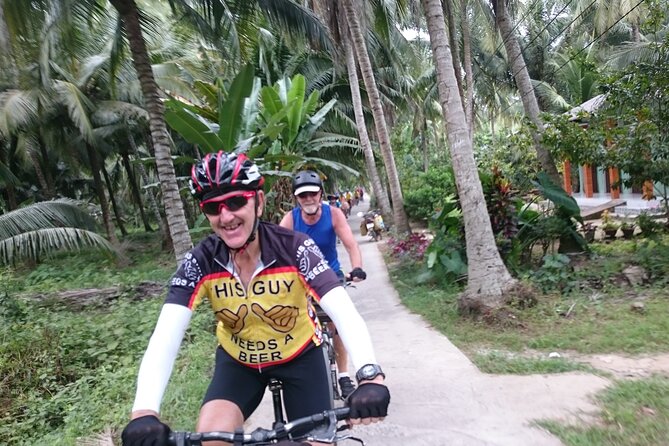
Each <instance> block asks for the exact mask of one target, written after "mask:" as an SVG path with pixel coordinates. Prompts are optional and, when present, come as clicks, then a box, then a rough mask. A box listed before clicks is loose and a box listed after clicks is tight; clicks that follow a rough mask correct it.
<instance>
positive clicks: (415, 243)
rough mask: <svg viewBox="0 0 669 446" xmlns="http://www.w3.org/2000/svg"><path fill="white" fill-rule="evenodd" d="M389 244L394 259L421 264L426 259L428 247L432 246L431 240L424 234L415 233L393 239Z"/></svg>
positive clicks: (389, 240)
mask: <svg viewBox="0 0 669 446" xmlns="http://www.w3.org/2000/svg"><path fill="white" fill-rule="evenodd" d="M387 244H388V246H389V247H390V255H391V256H392V257H393V258H395V259H398V260H410V261H413V262H421V261H423V258H424V257H425V251H426V250H427V247H428V246H429V245H430V240H429V239H428V238H427V236H426V235H425V234H423V233H416V232H413V233H411V234H409V235H408V236H406V237H403V238H394V237H391V238H390V239H388V242H387Z"/></svg>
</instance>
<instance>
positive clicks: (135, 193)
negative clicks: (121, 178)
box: [120, 145, 153, 232]
mask: <svg viewBox="0 0 669 446" xmlns="http://www.w3.org/2000/svg"><path fill="white" fill-rule="evenodd" d="M120 154H121V162H122V163H123V168H124V169H125V173H126V175H128V182H129V183H130V191H131V193H132V198H133V200H134V201H135V204H136V205H137V210H138V211H139V216H140V218H141V219H142V223H143V224H144V230H145V231H146V232H152V231H153V228H151V224H150V223H149V219H148V218H147V217H146V211H145V210H144V203H143V202H142V194H141V193H140V192H139V185H138V182H137V175H135V170H134V169H133V168H132V164H131V163H130V155H129V154H128V149H127V147H126V146H125V145H122V146H121V150H120Z"/></svg>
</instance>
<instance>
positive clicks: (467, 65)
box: [460, 0, 474, 140]
mask: <svg viewBox="0 0 669 446" xmlns="http://www.w3.org/2000/svg"><path fill="white" fill-rule="evenodd" d="M468 5H469V2H468V1H467V0H461V3H460V7H461V8H462V9H461V15H460V17H462V22H461V25H462V53H463V63H464V69H465V91H466V92H467V100H466V101H465V116H466V117H467V124H469V139H471V140H473V139H474V70H473V69H472V33H471V29H470V28H469V7H468Z"/></svg>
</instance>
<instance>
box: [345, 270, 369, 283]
mask: <svg viewBox="0 0 669 446" xmlns="http://www.w3.org/2000/svg"><path fill="white" fill-rule="evenodd" d="M348 277H350V278H351V279H355V278H358V279H360V280H365V279H366V278H367V273H366V272H364V271H363V270H362V268H353V270H351V272H350V273H348Z"/></svg>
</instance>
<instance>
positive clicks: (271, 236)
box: [166, 222, 340, 368]
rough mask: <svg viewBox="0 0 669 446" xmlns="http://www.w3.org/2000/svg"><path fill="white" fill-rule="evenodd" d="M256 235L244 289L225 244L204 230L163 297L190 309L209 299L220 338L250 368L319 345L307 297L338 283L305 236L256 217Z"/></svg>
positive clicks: (315, 297) (311, 300)
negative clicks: (256, 256) (255, 259)
mask: <svg viewBox="0 0 669 446" xmlns="http://www.w3.org/2000/svg"><path fill="white" fill-rule="evenodd" d="M258 240H259V242H260V252H261V258H260V262H259V264H258V267H257V268H256V271H255V272H254V273H253V276H252V278H251V281H250V282H249V284H248V286H247V287H246V289H245V288H244V285H243V284H242V282H241V280H239V278H238V276H237V275H236V274H235V271H234V266H233V263H232V262H231V260H230V255H229V251H228V249H227V247H226V246H225V244H224V243H223V242H222V241H221V240H220V239H219V238H218V237H217V236H216V235H211V236H209V237H207V238H206V239H204V240H203V241H202V242H200V243H199V244H198V245H197V246H196V247H195V248H193V249H192V250H191V251H190V252H189V253H188V254H187V255H186V257H185V259H184V262H183V263H182V264H181V266H180V267H179V269H178V270H177V272H176V273H175V275H174V276H173V278H172V281H171V283H170V288H169V292H168V294H167V300H166V303H172V304H179V305H183V306H186V307H188V308H190V309H191V310H195V308H197V306H198V305H199V304H200V303H201V302H202V301H203V299H205V298H206V299H208V300H209V303H210V305H211V308H212V310H213V311H214V314H215V315H216V318H217V320H218V325H217V329H216V336H217V338H218V342H219V344H220V345H221V347H222V348H223V349H225V351H227V352H228V353H229V354H230V355H231V356H232V357H233V358H235V359H236V360H237V361H239V362H240V363H242V364H245V365H247V366H249V367H254V368H262V367H267V366H270V365H276V364H281V363H284V362H286V361H290V360H291V359H292V358H294V357H296V356H297V355H299V354H300V353H301V352H303V351H304V350H305V349H307V348H309V347H310V346H311V345H320V343H321V341H322V338H321V331H320V325H319V323H318V319H317V317H316V312H315V311H314V308H313V303H314V302H318V301H320V298H321V296H323V295H325V294H326V293H327V292H328V291H330V290H331V289H333V288H335V287H336V286H339V285H340V282H339V279H338V278H337V275H336V274H335V273H334V271H332V270H331V269H330V268H329V266H328V264H327V262H326V261H325V258H324V257H323V254H322V253H321V251H320V249H319V248H318V246H317V245H316V243H315V242H314V241H313V240H312V239H311V238H309V237H308V236H306V235H305V234H302V233H298V232H293V231H290V230H287V229H284V228H281V227H279V226H277V225H274V224H271V223H265V222H261V223H260V224H259V226H258Z"/></svg>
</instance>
